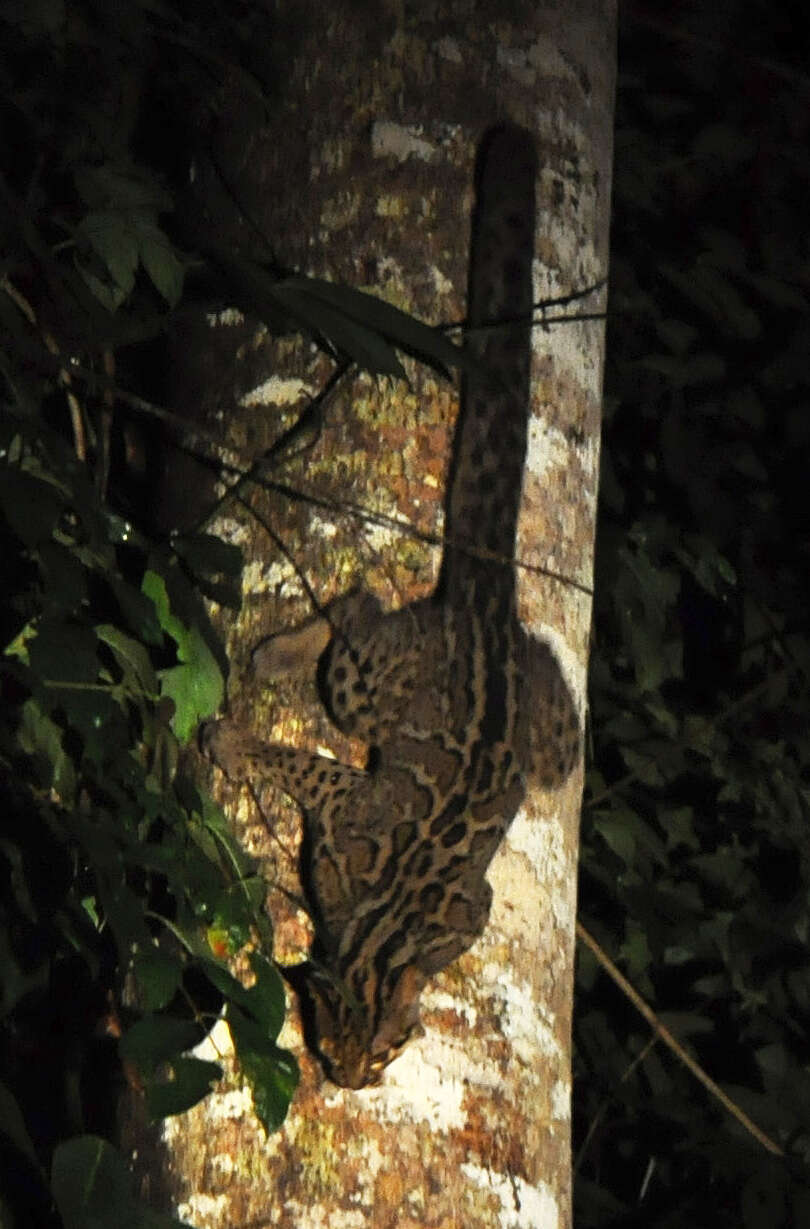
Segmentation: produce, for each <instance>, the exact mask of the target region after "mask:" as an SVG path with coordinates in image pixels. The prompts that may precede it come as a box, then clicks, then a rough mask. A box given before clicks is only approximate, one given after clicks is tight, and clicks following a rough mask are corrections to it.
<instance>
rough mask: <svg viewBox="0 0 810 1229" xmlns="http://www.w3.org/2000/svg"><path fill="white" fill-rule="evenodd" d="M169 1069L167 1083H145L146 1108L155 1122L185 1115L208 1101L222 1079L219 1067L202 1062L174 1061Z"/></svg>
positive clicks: (188, 1059) (157, 1081)
mask: <svg viewBox="0 0 810 1229" xmlns="http://www.w3.org/2000/svg"><path fill="white" fill-rule="evenodd" d="M169 1068H170V1070H169V1074H168V1077H167V1078H166V1079H162V1080H158V1079H152V1080H147V1082H146V1107H147V1110H148V1112H149V1116H150V1118H152V1119H158V1118H168V1117H170V1115H172V1114H184V1113H185V1112H186V1110H190V1109H191V1107H192V1106H193V1105H196V1104H197V1102H198V1101H202V1099H203V1097H207V1096H208V1094H209V1093H210V1091H211V1089H212V1087H213V1085H214V1084H216V1083H217V1082H218V1081H219V1080H221V1079H222V1068H221V1067H220V1065H219V1063H211V1062H207V1061H205V1060H204V1059H202V1058H188V1057H182V1058H174V1059H172V1060H171V1062H170V1063H169Z"/></svg>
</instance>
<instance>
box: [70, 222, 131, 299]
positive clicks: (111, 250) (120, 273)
mask: <svg viewBox="0 0 810 1229" xmlns="http://www.w3.org/2000/svg"><path fill="white" fill-rule="evenodd" d="M77 233H78V235H79V236H80V237H82V238H84V239H86V241H87V242H88V243H89V245H90V247H91V248H92V249H93V251H94V252H95V254H96V255H97V256H98V258H99V260H100V261H101V263H102V264H103V265H104V267H105V269H106V270H107V273H108V274H109V277H110V280H111V281H112V283H113V285H112V286H107V287H105V294H104V296H98V295H97V297H100V298H101V301H102V302H107V301H108V299H109V301H110V302H111V303H115V306H118V305H120V303H122V302H123V301H124V299H125V298H126V297H127V296H128V295H129V294H131V293H132V290H133V287H134V285H135V274H136V272H137V270H138V234H137V231H136V230H135V228H134V226H133V225H132V222H131V219H130V218H128V217H127V216H126V215H125V214H122V213H119V212H118V211H114V210H106V209H105V210H96V211H94V212H92V213H88V214H85V216H84V217H83V218H82V220H81V222H80V223H79V225H78V227H77ZM79 270H80V272H81V273H82V275H83V277H84V278H85V281H86V282H87V283H88V285H89V286H90V289H91V290H93V293H94V294H96V283H97V282H98V281H99V279H98V278H97V277H96V276H95V275H94V274H93V271H92V269H91V268H89V267H87V266H85V265H80V266H79ZM99 284H100V285H102V286H104V283H103V282H101V283H99ZM108 305H109V304H108Z"/></svg>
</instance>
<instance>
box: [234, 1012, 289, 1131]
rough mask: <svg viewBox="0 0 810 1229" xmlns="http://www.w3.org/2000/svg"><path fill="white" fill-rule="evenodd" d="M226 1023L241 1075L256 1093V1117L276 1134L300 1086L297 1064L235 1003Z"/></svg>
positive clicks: (254, 1100)
mask: <svg viewBox="0 0 810 1229" xmlns="http://www.w3.org/2000/svg"><path fill="white" fill-rule="evenodd" d="M225 1019H226V1020H227V1021H228V1027H229V1028H230V1030H231V1037H232V1038H233V1044H234V1048H235V1050H236V1055H237V1058H238V1059H239V1065H240V1067H241V1069H242V1074H243V1075H244V1077H245V1079H246V1080H247V1082H248V1083H249V1084H250V1086H251V1089H252V1092H253V1104H254V1107H255V1110H256V1114H257V1116H258V1118H259V1120H260V1122H261V1123H262V1125H263V1127H264V1129H265V1130H266V1131H276V1130H277V1129H278V1128H279V1127H280V1126H281V1124H282V1122H283V1121H284V1119H285V1117H286V1116H287V1110H288V1108H289V1105H290V1101H291V1100H292V1095H293V1093H294V1092H295V1089H296V1088H297V1086H298V1064H297V1062H296V1061H295V1058H294V1057H293V1055H292V1054H290V1053H289V1051H287V1050H282V1049H281V1048H280V1047H279V1046H277V1045H276V1044H275V1042H274V1041H271V1040H270V1039H269V1038H268V1037H267V1034H266V1032H265V1030H264V1028H263V1027H262V1026H261V1025H260V1024H258V1023H257V1022H256V1021H255V1020H252V1019H251V1018H250V1017H249V1016H246V1015H244V1014H243V1013H242V1012H241V1011H240V1010H239V1008H238V1007H236V1006H234V1004H233V1003H229V1004H228V1007H227V1010H226V1013H225Z"/></svg>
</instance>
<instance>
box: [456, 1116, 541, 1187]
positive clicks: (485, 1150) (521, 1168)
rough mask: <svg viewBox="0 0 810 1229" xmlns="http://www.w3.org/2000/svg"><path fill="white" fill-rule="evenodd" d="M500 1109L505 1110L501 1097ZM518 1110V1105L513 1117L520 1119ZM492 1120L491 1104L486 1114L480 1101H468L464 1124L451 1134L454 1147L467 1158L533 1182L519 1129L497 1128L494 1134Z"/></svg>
mask: <svg viewBox="0 0 810 1229" xmlns="http://www.w3.org/2000/svg"><path fill="white" fill-rule="evenodd" d="M500 1109H501V1111H502V1112H503V1111H505V1110H506V1107H505V1105H504V1104H503V1101H502V1099H501V1106H500ZM506 1112H508V1111H506ZM521 1113H522V1109H521V1107H515V1116H516V1118H518V1119H520V1117H521ZM491 1122H492V1117H491V1107H490V1110H489V1111H488V1113H487V1116H486V1117H485V1116H484V1114H483V1107H482V1105H481V1103H480V1101H479V1102H474V1101H472V1100H470V1101H469V1103H468V1105H467V1125H466V1126H465V1127H462V1128H461V1129H460V1130H456V1131H452V1132H451V1133H450V1141H452V1146H453V1149H454V1150H458V1152H459V1153H460V1155H461V1156H463V1157H465V1158H466V1159H475V1160H477V1161H479V1162H480V1163H481V1164H482V1165H484V1166H486V1167H487V1168H488V1169H493V1170H497V1171H498V1172H500V1173H511V1174H514V1175H516V1176H519V1177H522V1178H525V1179H526V1180H527V1181H533V1180H534V1179H533V1177H532V1175H530V1174H529V1173H528V1170H527V1163H526V1154H525V1151H524V1148H523V1142H522V1136H521V1133H520V1131H519V1130H518V1131H516V1132H515V1133H514V1135H512V1134H511V1133H509V1132H500V1131H499V1132H497V1133H493V1131H492V1126H491ZM450 1141H448V1142H450Z"/></svg>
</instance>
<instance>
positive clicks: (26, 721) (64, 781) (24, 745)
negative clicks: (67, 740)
mask: <svg viewBox="0 0 810 1229" xmlns="http://www.w3.org/2000/svg"><path fill="white" fill-rule="evenodd" d="M17 739H18V741H19V745H20V747H21V749H22V750H23V751H25V752H26V754H27V755H30V756H32V757H33V759H34V763H35V765H36V769H37V775H38V778H39V780H40V782H41V784H42V785H44V786H45V787H47V788H52V789H53V790H54V791H55V792H56V794H57V795H58V796H59V798H60V799H61V801H62V802H64V803H66V804H67V805H70V804H71V803H72V802H73V801H74V799H75V796H76V769H75V766H74V763H73V760H72V758H71V756H70V755H69V754H68V753H67V752H66V751H65V749H64V745H63V740H64V730H62V729H61V728H60V727H59V726H58V725H57V724H56V722H54V721H52V720H51V718H50V717H49V716H47V714H45V713H43V711H42V709H41V708H40V706H39V704H38V702H37V701H36V700H34V699H31V700H26V702H25V704H23V706H22V720H21V722H20V725H19V728H18V730H17Z"/></svg>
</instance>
